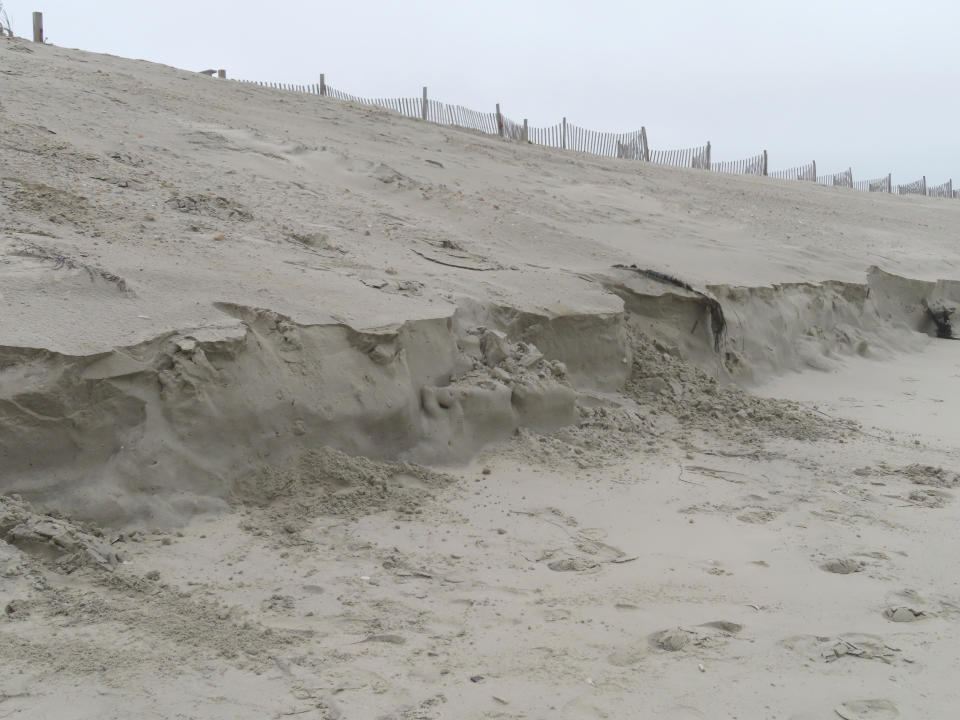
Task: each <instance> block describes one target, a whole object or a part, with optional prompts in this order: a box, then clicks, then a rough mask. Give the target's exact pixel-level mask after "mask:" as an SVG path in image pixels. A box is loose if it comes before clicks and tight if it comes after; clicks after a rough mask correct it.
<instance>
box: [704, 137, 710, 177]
mask: <svg viewBox="0 0 960 720" xmlns="http://www.w3.org/2000/svg"><path fill="white" fill-rule="evenodd" d="M709 169H710V141H709V140H707V166H706V167H705V168H704V170H709Z"/></svg>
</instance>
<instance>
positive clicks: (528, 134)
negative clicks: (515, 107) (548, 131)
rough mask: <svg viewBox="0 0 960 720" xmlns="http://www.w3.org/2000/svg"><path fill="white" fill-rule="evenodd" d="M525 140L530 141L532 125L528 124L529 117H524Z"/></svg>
mask: <svg viewBox="0 0 960 720" xmlns="http://www.w3.org/2000/svg"><path fill="white" fill-rule="evenodd" d="M523 141H524V142H525V143H528V142H530V126H529V125H527V119H526V118H524V119H523Z"/></svg>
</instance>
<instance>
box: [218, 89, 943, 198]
mask: <svg viewBox="0 0 960 720" xmlns="http://www.w3.org/2000/svg"><path fill="white" fill-rule="evenodd" d="M220 77H226V74H225V73H224V72H223V71H220ZM240 82H246V83H252V84H255V85H258V86H260V87H266V88H273V89H276V90H284V91H288V92H299V93H307V94H311V95H320V96H322V97H331V98H335V99H337V100H341V101H344V102H350V103H355V104H357V105H367V106H373V107H378V108H383V109H384V110H390V111H392V112H395V113H397V114H399V115H402V116H403V117H408V118H414V119H418V120H424V121H426V122H432V123H436V124H438V125H447V126H451V127H459V128H465V129H467V130H473V131H476V132H481V133H484V134H487V135H498V136H500V137H503V138H506V139H509V140H515V141H517V142H526V143H530V144H532V145H541V146H543V147H547V148H553V149H556V150H572V151H574V152H581V153H585V154H588V155H596V156H599V157H609V158H620V159H623V160H639V161H641V162H648V163H653V164H655V165H667V166H669V167H678V168H695V169H700V170H711V171H713V172H718V173H729V174H733V175H761V176H767V177H771V178H775V179H778V180H797V181H806V182H813V183H817V184H819V185H825V186H829V187H839V188H849V189H853V190H859V191H861V192H879V193H887V194H897V195H926V196H928V197H938V198H954V199H960V190H954V189H953V180H952V179H951V180H947V182H945V183H943V184H942V185H936V186H933V187H929V188H928V187H927V179H926V177H923V178H921V179H920V180H916V181H914V182H911V183H905V184H902V185H894V184H893V181H892V175H890V174H888V175H887V176H886V177H881V178H875V179H873V180H857V181H854V179H853V170H852V169H851V168H847V169H846V170H844V171H842V172H838V173H833V174H830V175H818V174H817V163H816V162H815V161H814V162H811V163H809V164H808V165H800V166H797V167H793V168H788V169H786V170H775V171H772V172H770V171H769V170H768V157H767V151H766V150H764V151H763V152H762V153H759V154H757V155H754V156H752V157H748V158H743V159H742V160H730V161H725V162H714V161H713V160H712V159H711V157H710V156H711V146H710V143H709V142H708V143H707V144H706V145H701V146H698V147H691V148H684V149H679V150H651V149H650V145H649V142H648V140H647V130H646V128H640V129H639V130H635V131H633V132H627V133H609V132H597V131H596V130H588V129H587V128H583V127H580V126H578V125H574V124H573V123H569V122H567V119H566V118H563V120H562V121H561V122H559V123H557V124H556V125H550V126H549V127H533V126H531V125H530V124H529V122H528V121H527V120H526V119H524V120H523V122H522V123H519V122H516V121H514V120H511V119H510V118H508V117H507V116H505V115H504V114H503V113H502V112H501V111H500V105H497V107H496V111H495V112H478V111H476V110H471V109H470V108H467V107H464V106H462V105H448V104H447V103H443V102H439V101H437V100H433V99H431V98H428V97H427V88H423V96H422V97H418V98H365V97H359V96H357V95H351V94H350V93H347V92H344V91H342V90H338V89H337V88H334V87H331V86H329V85H327V84H326V81H325V78H324V76H323V75H321V76H320V82H319V83H318V84H313V85H289V84H284V83H269V82H254V81H246V80H241V81H240Z"/></svg>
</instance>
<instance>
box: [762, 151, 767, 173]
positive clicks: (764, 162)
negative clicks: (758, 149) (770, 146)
mask: <svg viewBox="0 0 960 720" xmlns="http://www.w3.org/2000/svg"><path fill="white" fill-rule="evenodd" d="M763 176H764V177H766V176H767V151H766V150H764V151H763Z"/></svg>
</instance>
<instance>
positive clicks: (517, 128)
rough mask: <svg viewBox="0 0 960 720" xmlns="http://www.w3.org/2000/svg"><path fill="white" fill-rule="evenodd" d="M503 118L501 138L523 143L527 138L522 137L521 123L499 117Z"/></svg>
mask: <svg viewBox="0 0 960 720" xmlns="http://www.w3.org/2000/svg"><path fill="white" fill-rule="evenodd" d="M501 117H502V118H503V136H504V137H505V138H509V139H510V140H518V141H521V142H522V141H525V140H526V139H527V138H526V137H525V136H524V132H523V125H522V124H521V123H515V122H514V121H513V120H511V119H510V118H508V117H506V116H501Z"/></svg>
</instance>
